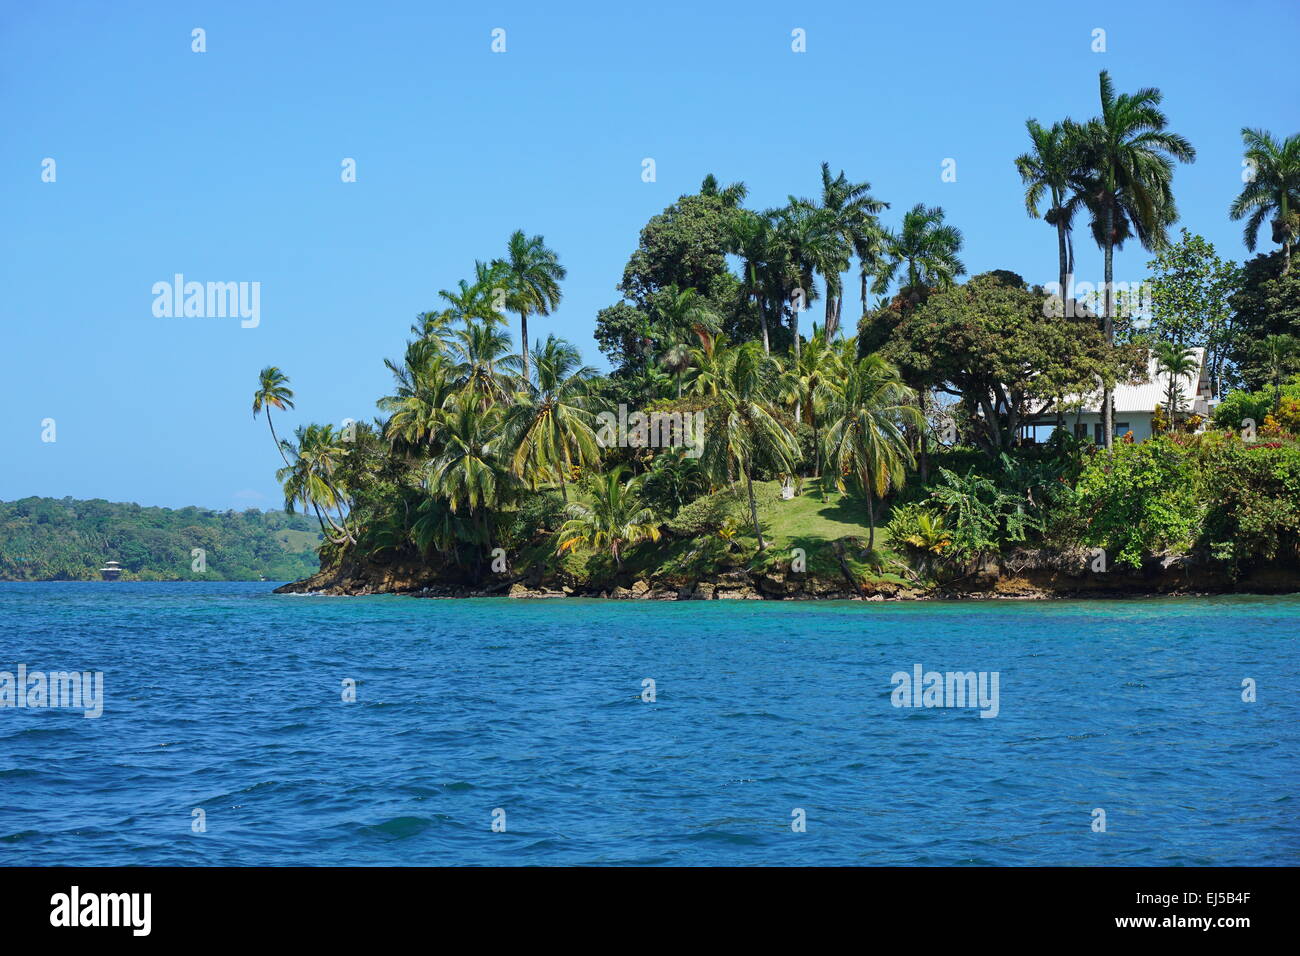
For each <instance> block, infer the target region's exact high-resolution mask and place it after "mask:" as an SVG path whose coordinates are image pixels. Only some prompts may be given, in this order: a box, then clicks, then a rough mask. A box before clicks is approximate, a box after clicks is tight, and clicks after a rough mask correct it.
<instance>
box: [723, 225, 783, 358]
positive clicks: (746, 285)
mask: <svg viewBox="0 0 1300 956" xmlns="http://www.w3.org/2000/svg"><path fill="white" fill-rule="evenodd" d="M724 227H725V229H726V231H727V244H726V250H727V252H730V253H732V254H733V255H736V256H739V257H740V267H741V270H740V271H741V280H740V288H741V292H742V293H743V294H744V296H745V298H746V299H747V300H753V301H754V303H755V304H756V305H757V306H758V321H759V324H760V326H761V327H762V330H763V351H764V352H769V353H770V352H771V351H772V346H771V343H770V342H769V340H768V332H767V316H768V304H767V296H766V291H767V289H766V285H765V284H764V282H763V278H762V277H763V276H764V275H765V274H766V272H767V270H768V263H769V260H770V259H771V258H772V256H773V248H772V246H773V236H772V223H771V220H769V219H768V218H767V217H765V216H760V215H759V214H758V213H755V212H750V211H749V210H748V209H742V210H739V211H737V213H736V214H735V215H733V216H731V217H729V218H728V219H727V221H726V223H725V224H724Z"/></svg>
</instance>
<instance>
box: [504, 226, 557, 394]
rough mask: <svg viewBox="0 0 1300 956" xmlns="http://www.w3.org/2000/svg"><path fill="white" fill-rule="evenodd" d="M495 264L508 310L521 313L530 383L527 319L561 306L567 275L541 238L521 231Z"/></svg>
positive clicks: (525, 369) (526, 376) (521, 334)
mask: <svg viewBox="0 0 1300 956" xmlns="http://www.w3.org/2000/svg"><path fill="white" fill-rule="evenodd" d="M493 265H494V266H500V267H501V268H502V270H503V271H502V275H503V276H504V280H505V282H506V284H507V285H506V298H505V301H506V307H507V308H508V309H510V311H511V312H517V313H518V314H519V341H520V343H521V349H522V351H521V355H522V358H523V376H524V380H525V381H528V379H529V369H528V316H529V315H532V314H533V313H536V314H538V315H550V314H551V310H552V309H554V308H556V307H557V306H558V305H559V304H560V298H561V293H560V280H562V279H563V278H564V277H565V276H566V275H568V272H567V271H566V270H565V268H564V266H562V265H560V259H559V257H558V256H557V255H556V254H555V252H554V251H553V250H551V249H548V248H547V246H546V241H545V240H544V239H543V238H542V237H541V236H532V237H531V238H530V237H527V236H525V235H524V231H523V230H522V229H516V230H515V232H514V233H513V234H512V235H511V236H510V242H509V243H508V244H507V248H506V257H505V258H504V259H499V260H496V262H494V263H493Z"/></svg>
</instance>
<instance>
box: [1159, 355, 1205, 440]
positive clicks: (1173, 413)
mask: <svg viewBox="0 0 1300 956" xmlns="http://www.w3.org/2000/svg"><path fill="white" fill-rule="evenodd" d="M1152 352H1154V353H1155V357H1156V374H1158V375H1164V376H1165V410H1166V411H1167V412H1168V414H1169V430H1170V431H1173V430H1174V429H1175V426H1176V425H1177V424H1178V413H1179V412H1180V411H1181V410H1182V409H1183V408H1184V407H1185V406H1186V404H1187V402H1186V400H1185V399H1184V398H1183V389H1182V380H1183V379H1185V378H1190V377H1191V376H1193V375H1194V374H1196V372H1197V371H1198V370H1199V368H1200V365H1199V363H1198V362H1197V361H1196V353H1195V352H1194V351H1192V350H1191V349H1190V348H1188V347H1187V346H1185V345H1181V344H1179V343H1176V342H1157V343H1156V344H1155V347H1154V348H1153V349H1152Z"/></svg>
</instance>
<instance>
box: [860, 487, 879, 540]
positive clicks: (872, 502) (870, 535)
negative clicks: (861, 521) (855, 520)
mask: <svg viewBox="0 0 1300 956" xmlns="http://www.w3.org/2000/svg"><path fill="white" fill-rule="evenodd" d="M862 487H863V488H864V489H865V490H866V492H867V529H868V530H867V550H868V551H875V550H876V498H875V495H873V494H872V493H871V482H869V481H864V482H863V483H862Z"/></svg>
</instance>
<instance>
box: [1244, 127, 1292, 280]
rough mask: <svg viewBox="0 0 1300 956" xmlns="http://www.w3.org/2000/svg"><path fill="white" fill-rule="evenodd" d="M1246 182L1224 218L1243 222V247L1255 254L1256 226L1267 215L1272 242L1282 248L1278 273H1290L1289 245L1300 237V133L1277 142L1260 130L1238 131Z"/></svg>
mask: <svg viewBox="0 0 1300 956" xmlns="http://www.w3.org/2000/svg"><path fill="white" fill-rule="evenodd" d="M1241 141H1242V145H1243V146H1244V147H1245V148H1246V153H1245V164H1246V172H1245V174H1244V176H1245V179H1246V184H1245V186H1243V187H1242V190H1241V194H1240V195H1238V196H1237V198H1236V199H1234V200H1233V202H1232V206H1231V207H1230V208H1229V210H1228V215H1229V216H1230V217H1231V218H1232V219H1233V220H1234V221H1236V220H1239V219H1245V220H1246V232H1245V236H1244V239H1245V241H1246V248H1247V249H1249V250H1250V251H1251V252H1254V251H1255V243H1256V242H1257V241H1258V240H1259V230H1260V227H1261V226H1263V225H1264V221H1265V220H1267V219H1268V218H1269V217H1270V216H1271V217H1273V218H1272V226H1273V241H1274V242H1277V243H1280V244H1281V245H1282V251H1283V258H1282V261H1283V265H1282V274H1283V275H1285V274H1286V273H1288V272H1290V271H1291V244H1292V243H1293V242H1295V241H1296V238H1297V237H1298V236H1300V133H1297V134H1296V135H1294V136H1288V137H1287V138H1286V139H1283V140H1278V139H1277V138H1276V137H1274V136H1273V134H1272V133H1270V132H1268V131H1266V130H1262V129H1245V128H1243V129H1242V131H1241Z"/></svg>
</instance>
